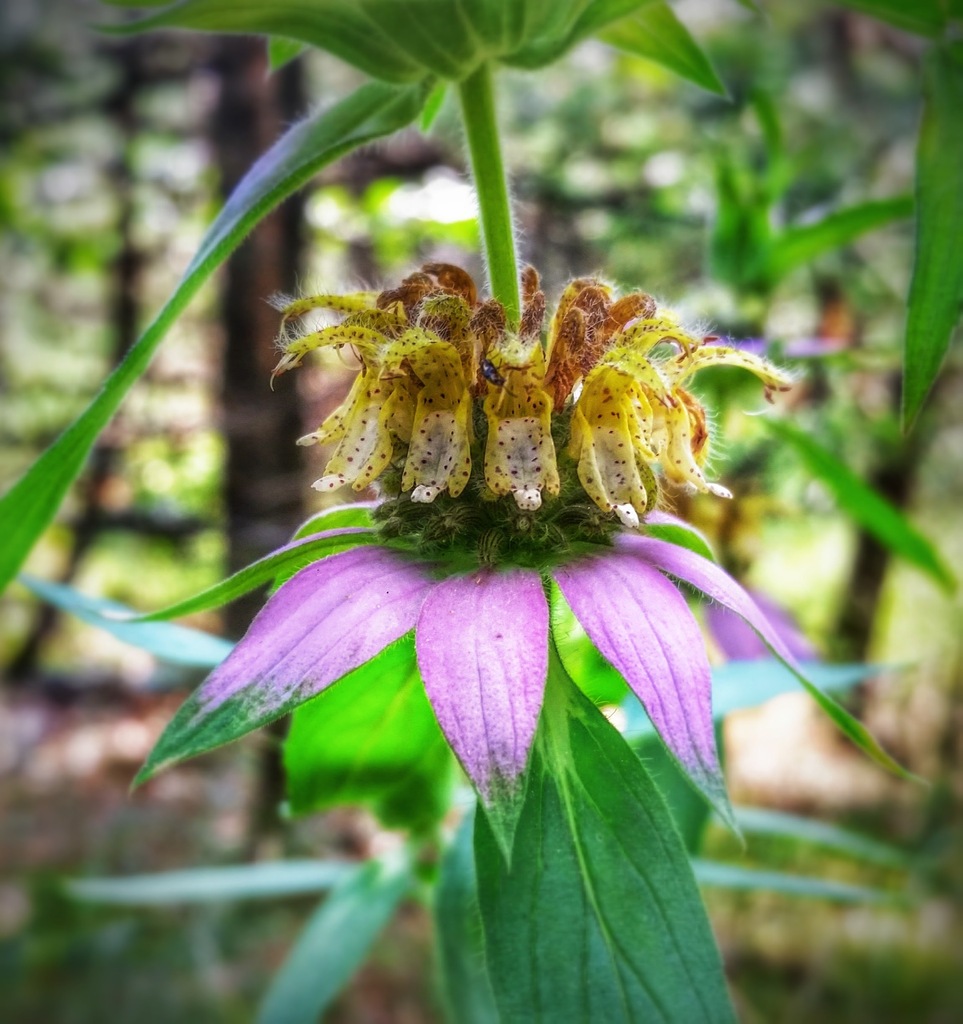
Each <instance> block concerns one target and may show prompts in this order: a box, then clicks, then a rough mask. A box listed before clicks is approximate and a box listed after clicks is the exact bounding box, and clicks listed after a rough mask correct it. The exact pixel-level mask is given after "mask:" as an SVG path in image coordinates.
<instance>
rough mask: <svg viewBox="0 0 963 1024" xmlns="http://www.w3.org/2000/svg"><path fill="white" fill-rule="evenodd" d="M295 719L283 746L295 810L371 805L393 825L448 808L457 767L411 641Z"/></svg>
mask: <svg viewBox="0 0 963 1024" xmlns="http://www.w3.org/2000/svg"><path fill="white" fill-rule="evenodd" d="M389 652H390V653H389V654H388V655H386V657H384V658H380V657H379V658H377V659H375V661H373V662H369V663H368V666H367V667H365V666H363V667H362V668H361V669H359V670H358V671H357V672H354V673H352V675H351V676H349V677H347V678H345V679H344V680H342V681H341V682H340V683H338V684H337V685H336V686H333V687H331V688H330V689H328V690H326V691H325V692H324V693H322V694H321V695H320V696H318V697H315V698H314V699H313V700H310V701H308V703H307V704H303V705H302V706H301V707H299V708H298V709H297V710H296V711H295V712H294V714H293V716H292V719H291V729H290V731H289V733H288V737H287V740H286V741H285V744H284V770H285V774H286V776H287V794H288V800H289V803H290V808H291V811H292V812H293V813H295V814H305V813H308V812H309V811H318V810H324V809H326V808H329V807H336V806H338V805H341V804H364V805H367V806H369V807H371V808H372V810H374V812H375V814H376V815H377V816H378V818H379V819H380V820H381V822H382V823H383V824H384V825H386V826H387V827H389V828H413V829H424V828H427V827H429V826H431V825H432V824H434V823H436V822H437V821H438V820H439V819H440V818H442V817H443V816H444V815H445V813H446V812H447V811H448V808H449V802H450V794H451V788H452V782H453V779H454V772H453V763H452V757H451V753H450V752H449V749H448V744H447V743H446V742H445V739H444V737H443V736H442V734H441V730H440V729H439V728H438V723H437V721H436V720H435V715H434V712H433V711H432V710H431V705H430V704H429V703H428V698H427V697H426V695H425V688H424V685H423V684H422V682H421V677H420V676H419V675H418V669H417V666H416V664H415V651H414V643H413V642H412V641H411V639H410V638H408V639H407V640H405V641H402V642H401V643H398V644H395V645H394V646H393V647H391V648H389Z"/></svg>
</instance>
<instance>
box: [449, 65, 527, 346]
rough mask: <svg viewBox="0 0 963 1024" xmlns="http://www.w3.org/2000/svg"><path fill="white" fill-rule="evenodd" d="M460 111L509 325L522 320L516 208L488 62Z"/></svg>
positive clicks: (470, 83)
mask: <svg viewBox="0 0 963 1024" xmlns="http://www.w3.org/2000/svg"><path fill="white" fill-rule="evenodd" d="M458 93H459V97H460V99H461V114H462V118H463V120H464V123H465V136H466V138H467V140H468V153H469V156H470V158H471V170H472V177H473V178H474V179H475V191H476V193H477V195H478V213H479V220H480V221H481V230H482V245H483V246H484V250H485V259H486V261H487V263H488V278H489V284H490V286H491V290H492V296H493V297H494V298H496V299H497V300H498V301H499V302H500V303H501V304H502V305H503V306H504V307H505V316H506V319H507V320H508V324H509V326H510V327H516V326H517V325H518V321H519V317H520V311H521V303H520V301H519V294H518V267H517V265H516V263H515V236H514V233H513V231H512V208H511V203H510V202H509V199H508V184H507V182H506V181H505V167H504V165H503V163H502V151H501V146H500V140H499V137H498V122H497V120H496V118H495V97H494V94H493V92H492V74H491V68H490V66H489V65H488V64H482V65H481V67H480V68H479V69H478V70H477V71H475V72H474V73H473V74H471V75H469V77H468V78H466V79H464V80H463V81H462V82H461V84H460V85H459V87H458Z"/></svg>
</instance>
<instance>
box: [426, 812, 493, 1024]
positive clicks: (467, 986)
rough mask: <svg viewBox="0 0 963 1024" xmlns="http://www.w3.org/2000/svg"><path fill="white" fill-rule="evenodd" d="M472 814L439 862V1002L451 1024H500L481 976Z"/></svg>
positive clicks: (488, 985)
mask: <svg viewBox="0 0 963 1024" xmlns="http://www.w3.org/2000/svg"><path fill="white" fill-rule="evenodd" d="M475 814H476V811H475V809H474V808H473V809H471V810H470V811H468V813H467V814H466V815H465V817H464V818H463V819H462V822H461V824H460V825H459V826H458V831H457V832H456V833H455V838H454V841H453V842H452V844H451V846H449V847H448V849H447V850H446V851H445V855H444V857H443V858H442V861H441V870H440V873H439V877H438V885H437V887H436V889H435V922H436V925H437V929H438V944H437V949H438V960H439V964H438V967H439V973H440V982H441V990H442V996H443V998H444V1002H445V1008H446V1010H447V1017H448V1020H450V1021H451V1022H452V1024H499V1016H498V1010H497V1009H496V1008H495V999H494V996H493V995H492V987H491V983H490V982H489V980H488V974H487V973H486V972H485V949H484V941H483V935H482V922H481V911H480V910H479V908H478V883H477V879H476V877H475V850H474V847H473V845H472V832H473V830H474V820H475Z"/></svg>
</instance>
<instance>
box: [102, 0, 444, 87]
mask: <svg viewBox="0 0 963 1024" xmlns="http://www.w3.org/2000/svg"><path fill="white" fill-rule="evenodd" d="M371 6H375V5H372V4H370V3H366V2H365V0H314V2H312V3H310V4H304V3H298V2H297V0H271V2H270V3H264V2H263V0H231V2H230V3H224V2H223V0H181V2H180V3H175V4H172V5H171V6H169V7H167V8H166V9H164V10H162V11H159V12H157V13H156V14H151V15H148V16H147V17H144V18H141V19H139V20H138V21H128V22H123V23H119V24H113V25H102V26H100V27H101V28H102V29H103V31H105V32H108V33H111V34H114V35H134V34H138V33H141V32H149V31H151V30H153V29H158V28H187V29H194V30H196V31H201V32H227V33H243V34H245V35H265V36H280V37H282V38H285V39H292V40H296V41H298V42H301V43H306V44H308V45H310V46H316V47H318V48H320V49H322V50H326V51H327V52H329V53H332V54H334V55H335V56H336V57H340V58H341V59H342V60H344V61H346V62H347V63H348V64H352V65H354V66H355V67H357V68H360V69H361V70H362V71H364V72H365V74H368V75H371V77H372V78H376V79H381V80H383V81H387V82H391V83H394V84H408V83H413V82H418V81H421V80H423V79H424V78H425V77H426V76H427V75H428V74H429V73H430V71H431V69H430V68H429V67H426V66H425V65H424V63H422V62H421V61H418V60H416V59H412V57H411V56H410V54H408V53H406V52H405V47H404V45H403V40H404V38H405V37H406V36H407V34H408V32H410V29H409V30H408V32H406V33H404V35H402V36H398V35H397V34H395V33H394V32H393V29H396V28H397V25H387V24H385V23H380V24H379V20H378V19H377V18H372V17H370V16H369V14H368V13H367V12H366V10H365V8H366V7H371ZM395 6H396V11H397V13H396V14H395V15H394V17H395V18H399V15H400V14H401V11H400V8H401V7H403V6H404V5H403V4H401V3H398V4H396V5H395ZM390 14H391V12H389V16H390Z"/></svg>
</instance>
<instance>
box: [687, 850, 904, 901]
mask: <svg viewBox="0 0 963 1024" xmlns="http://www.w3.org/2000/svg"><path fill="white" fill-rule="evenodd" d="M692 867H693V870H694V871H695V876H696V878H697V879H698V881H699V884H700V885H704V886H707V887H709V888H718V889H745V890H748V891H750V892H778V893H782V894H783V895H784V896H802V897H806V898H808V899H821V900H831V901H833V902H835V903H894V902H901V901H902V900H903V899H904V898H905V897H903V895H902V894H900V893H891V892H886V891H885V890H883V889H870V888H868V887H866V886H863V885H850V884H849V883H848V882H835V881H833V880H832V879H830V878H812V877H810V876H808V875H790V874H786V873H785V872H782V871H767V870H762V869H759V868H744V867H739V866H738V865H736V864H723V863H722V862H720V861H713V860H699V859H696V860H693V862H692Z"/></svg>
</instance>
